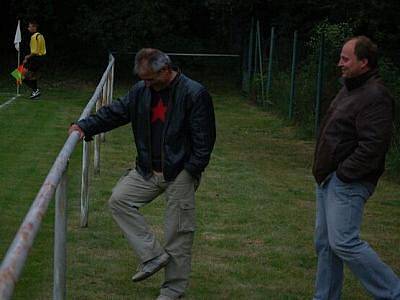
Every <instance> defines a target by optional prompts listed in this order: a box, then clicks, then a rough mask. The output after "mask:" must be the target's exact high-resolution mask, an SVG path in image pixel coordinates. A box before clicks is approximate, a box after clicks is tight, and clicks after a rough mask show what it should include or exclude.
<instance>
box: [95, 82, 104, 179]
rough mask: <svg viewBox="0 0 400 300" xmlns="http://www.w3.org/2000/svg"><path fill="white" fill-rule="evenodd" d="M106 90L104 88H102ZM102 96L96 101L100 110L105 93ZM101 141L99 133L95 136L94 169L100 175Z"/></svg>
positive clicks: (97, 108)
mask: <svg viewBox="0 0 400 300" xmlns="http://www.w3.org/2000/svg"><path fill="white" fill-rule="evenodd" d="M102 91H103V92H104V89H103V90H102ZM100 97H101V98H100V99H98V100H97V103H96V111H98V110H99V109H100V108H101V103H102V100H103V93H102V94H101V96H100ZM100 141H101V134H97V135H95V136H94V155H93V159H94V165H93V170H94V174H96V175H98V174H100Z"/></svg>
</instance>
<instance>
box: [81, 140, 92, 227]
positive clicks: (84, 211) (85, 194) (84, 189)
mask: <svg viewBox="0 0 400 300" xmlns="http://www.w3.org/2000/svg"><path fill="white" fill-rule="evenodd" d="M89 164H90V143H88V142H83V155H82V185H81V227H87V226H88V218H89Z"/></svg>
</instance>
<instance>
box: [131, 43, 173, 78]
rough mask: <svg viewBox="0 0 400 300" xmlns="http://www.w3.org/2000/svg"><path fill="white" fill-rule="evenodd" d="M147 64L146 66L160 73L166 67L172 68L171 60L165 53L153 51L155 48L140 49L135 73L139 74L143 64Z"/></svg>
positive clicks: (136, 58)
mask: <svg viewBox="0 0 400 300" xmlns="http://www.w3.org/2000/svg"><path fill="white" fill-rule="evenodd" d="M144 62H146V66H147V67H148V68H150V69H151V70H152V71H154V72H158V71H160V70H161V69H162V68H164V67H168V68H169V67H171V64H172V63H171V59H170V58H169V56H168V55H167V54H165V53H164V52H162V51H160V50H158V49H153V48H143V49H140V50H139V52H138V53H136V56H135V69H134V71H135V73H136V74H138V73H139V71H140V70H141V68H142V67H143V63H144Z"/></svg>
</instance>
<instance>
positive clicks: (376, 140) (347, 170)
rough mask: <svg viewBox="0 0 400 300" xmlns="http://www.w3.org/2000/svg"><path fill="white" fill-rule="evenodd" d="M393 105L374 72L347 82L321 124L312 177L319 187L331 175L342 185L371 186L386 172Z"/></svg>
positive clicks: (391, 99)
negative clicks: (353, 183)
mask: <svg viewBox="0 0 400 300" xmlns="http://www.w3.org/2000/svg"><path fill="white" fill-rule="evenodd" d="M393 112H394V101H393V98H392V96H391V95H390V93H389V92H388V90H387V89H386V87H385V86H384V85H383V83H382V81H381V79H380V77H379V75H378V72H377V70H372V71H369V72H367V73H364V74H362V75H360V76H359V77H356V78H351V79H346V80H345V81H344V86H343V88H342V89H341V90H340V91H339V93H338V94H337V95H336V97H335V99H334V100H333V101H332V103H331V105H330V107H329V109H328V111H327V113H326V116H325V117H324V120H323V122H322V125H321V128H320V131H319V137H318V140H317V145H316V148H315V156H314V164H313V174H314V177H315V180H316V181H317V183H318V184H321V183H322V182H323V181H324V180H325V178H327V176H328V175H329V174H331V173H332V172H335V171H336V175H337V176H338V177H339V179H340V180H342V181H344V182H355V181H366V182H370V183H372V184H374V185H376V183H377V182H378V179H379V177H380V176H381V175H382V173H383V171H384V168H385V155H386V152H387V151H388V148H389V145H390V139H391V135H392V126H393V125H392V122H393Z"/></svg>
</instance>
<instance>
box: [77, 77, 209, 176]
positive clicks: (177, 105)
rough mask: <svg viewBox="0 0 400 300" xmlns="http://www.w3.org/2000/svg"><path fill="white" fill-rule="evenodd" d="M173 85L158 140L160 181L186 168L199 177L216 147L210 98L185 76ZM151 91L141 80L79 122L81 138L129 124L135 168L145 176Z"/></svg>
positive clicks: (149, 160) (148, 168) (148, 173)
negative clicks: (160, 155) (160, 164)
mask: <svg viewBox="0 0 400 300" xmlns="http://www.w3.org/2000/svg"><path fill="white" fill-rule="evenodd" d="M177 76H178V77H177V78H176V79H175V80H174V81H173V84H172V86H171V88H170V99H169V103H168V108H167V119H166V122H165V126H164V131H163V137H162V139H163V140H162V167H163V174H164V178H165V179H166V180H167V181H172V180H174V179H175V177H176V176H177V175H178V174H179V173H180V172H181V171H182V170H183V169H186V170H187V171H188V172H189V173H190V174H192V175H193V176H194V177H200V175H201V173H202V171H203V170H204V169H205V167H206V166H207V165H208V162H209V160H210V155H211V151H212V149H213V147H214V143H215V117H214V108H213V103H212V99H211V96H210V95H209V93H208V92H207V90H206V89H205V88H204V87H203V86H202V85H201V84H199V83H198V82H196V81H194V80H191V79H190V78H188V77H186V76H185V75H183V74H179V73H178V75H177ZM150 106H151V91H150V89H149V88H147V87H146V86H145V84H144V82H143V81H140V82H138V83H137V84H135V85H134V86H133V88H132V90H131V91H129V93H128V94H127V95H126V96H125V97H123V98H122V99H118V100H116V101H114V102H112V104H111V105H109V106H105V107H103V108H101V109H100V110H99V111H98V112H97V113H96V114H95V115H91V116H89V117H87V118H85V119H83V120H80V121H79V122H77V124H78V125H79V127H81V128H82V130H83V131H84V132H85V139H86V140H90V139H91V137H92V136H93V135H96V134H98V133H100V132H105V131H109V130H111V129H114V128H116V127H119V126H122V125H125V124H127V123H129V122H130V123H131V126H132V131H133V135H134V140H135V144H136V149H137V157H136V169H137V171H138V172H139V173H140V174H141V175H142V176H143V177H145V178H150V177H151V176H152V174H153V170H152V157H151V136H150V126H151V124H150V113H151V109H150Z"/></svg>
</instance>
